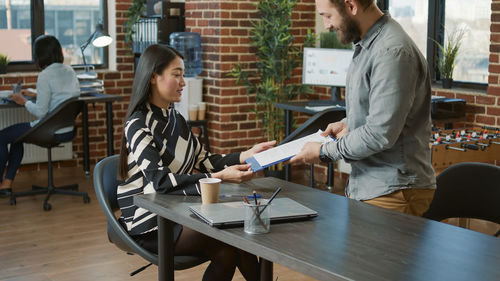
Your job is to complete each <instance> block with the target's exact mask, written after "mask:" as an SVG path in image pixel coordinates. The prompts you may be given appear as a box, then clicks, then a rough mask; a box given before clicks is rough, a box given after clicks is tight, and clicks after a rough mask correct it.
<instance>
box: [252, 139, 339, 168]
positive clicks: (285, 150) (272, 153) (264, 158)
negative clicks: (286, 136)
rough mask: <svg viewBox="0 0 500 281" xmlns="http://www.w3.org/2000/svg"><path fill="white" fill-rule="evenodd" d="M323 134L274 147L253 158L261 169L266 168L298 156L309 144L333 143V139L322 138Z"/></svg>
mask: <svg viewBox="0 0 500 281" xmlns="http://www.w3.org/2000/svg"><path fill="white" fill-rule="evenodd" d="M322 132H323V131H322V130H318V131H317V132H316V133H314V134H310V135H308V136H305V137H302V138H300V139H297V140H294V141H291V142H287V143H285V144H282V145H279V146H277V147H273V148H271V149H268V150H266V151H263V152H260V153H257V154H255V155H254V156H253V157H254V158H255V160H257V162H258V163H259V164H260V166H261V167H265V166H266V165H269V164H272V163H276V162H281V161H283V159H289V158H290V157H293V156H295V155H297V154H298V153H299V152H300V151H301V150H302V147H303V146H304V145H305V144H306V143H308V142H319V143H326V142H329V141H333V138H331V137H329V136H327V137H323V136H321V133H322Z"/></svg>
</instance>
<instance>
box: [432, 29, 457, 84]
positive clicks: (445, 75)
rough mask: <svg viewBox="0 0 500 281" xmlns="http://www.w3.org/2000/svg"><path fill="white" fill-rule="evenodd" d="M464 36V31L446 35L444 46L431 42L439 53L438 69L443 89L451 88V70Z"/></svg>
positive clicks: (453, 67)
mask: <svg viewBox="0 0 500 281" xmlns="http://www.w3.org/2000/svg"><path fill="white" fill-rule="evenodd" d="M464 35H465V30H464V29H457V30H455V31H454V32H452V33H451V34H447V36H446V37H447V39H446V43H445V44H444V46H443V45H441V44H440V43H439V42H437V41H435V40H433V41H434V42H435V43H436V45H438V47H439V49H440V52H441V56H440V57H439V59H438V69H439V73H441V80H442V82H443V88H445V89H450V88H451V85H452V82H453V70H454V69H455V60H456V58H457V55H458V52H459V50H460V46H461V44H462V39H463V37H464Z"/></svg>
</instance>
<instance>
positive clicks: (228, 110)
mask: <svg viewBox="0 0 500 281" xmlns="http://www.w3.org/2000/svg"><path fill="white" fill-rule="evenodd" d="M256 2H257V1H256V0H212V1H202V0H186V28H187V31H194V32H199V33H200V34H201V35H202V49H203V61H204V62H203V72H202V73H201V76H202V77H203V78H204V85H203V100H204V101H206V102H207V103H208V110H207V118H208V120H209V136H210V142H211V148H212V150H213V151H214V152H218V153H227V152H232V151H238V150H241V149H245V148H248V147H249V146H251V145H252V144H254V143H255V142H257V141H259V140H262V139H261V131H260V129H259V124H257V123H256V122H255V121H254V115H253V114H252V113H250V112H249V109H250V108H251V107H252V106H253V103H254V99H253V97H251V96H247V95H246V90H245V88H244V87H242V86H237V85H235V80H234V79H233V78H229V77H227V76H226V75H227V73H228V72H230V69H231V67H232V66H233V65H235V64H236V63H238V62H241V63H242V64H243V66H244V67H247V68H248V69H251V68H252V67H254V64H253V62H254V59H255V58H254V56H253V55H252V50H251V48H250V46H249V38H248V37H249V30H250V29H251V25H250V21H251V20H253V19H257V18H258V14H257V12H256V8H255V6H254V4H255V3H256ZM130 4H131V0H117V1H116V26H117V66H118V71H105V70H104V71H100V73H99V77H100V78H101V79H104V81H105V88H106V92H107V93H109V94H113V95H121V96H123V97H124V101H122V102H119V103H115V104H114V106H113V109H114V124H115V130H114V132H115V134H114V138H115V148H116V151H118V148H119V144H120V140H121V131H122V122H123V117H124V115H125V112H126V109H127V101H128V96H129V94H130V92H131V85H132V80H133V57H132V55H131V54H130V53H129V51H128V49H127V48H126V46H125V44H124V33H123V23H124V22H125V21H126V16H125V12H126V10H127V9H128V7H129V6H130ZM492 10H493V14H492V17H491V19H492V26H491V32H492V34H491V55H490V76H489V82H490V85H489V87H488V90H487V93H481V92H477V91H476V92H474V91H465V90H461V89H451V90H443V89H440V88H434V89H433V91H434V94H437V95H444V96H447V97H457V98H463V99H466V100H467V121H466V122H464V123H463V124H457V126H459V125H460V126H461V125H467V126H470V125H488V126H496V127H500V85H499V75H500V62H499V53H500V0H493V4H492ZM314 13H315V6H314V0H299V2H298V4H297V6H296V8H295V12H294V13H293V19H294V26H293V34H294V35H295V36H296V38H297V42H299V43H300V42H303V39H304V36H305V34H306V30H307V28H311V29H314ZM36 75H37V73H10V74H5V75H0V90H1V89H7V88H10V85H11V84H12V83H14V82H17V81H18V79H19V78H20V79H22V80H23V82H24V84H25V85H26V86H27V87H34V86H35V83H36ZM295 79H296V81H300V70H297V71H296V78H295ZM315 90H317V92H318V93H317V94H315V95H313V96H312V98H328V97H329V93H328V92H327V90H326V89H325V88H323V87H315ZM298 117H299V118H298V119H299V120H304V119H305V118H306V117H304V116H298ZM89 124H90V129H91V134H90V135H91V142H90V147H91V151H90V156H91V164H95V163H96V162H97V161H99V160H100V159H102V158H103V157H105V155H106V133H105V132H106V127H105V111H104V104H96V106H95V109H94V108H93V107H92V106H89ZM74 150H75V151H76V152H77V153H78V157H79V158H78V160H77V161H70V162H69V163H61V165H79V166H81V165H82V158H81V155H82V144H81V133H80V132H79V136H78V137H77V139H75V141H74ZM33 166H35V168H42V169H43V168H44V167H45V165H43V164H42V165H30V166H28V168H34V167H33Z"/></svg>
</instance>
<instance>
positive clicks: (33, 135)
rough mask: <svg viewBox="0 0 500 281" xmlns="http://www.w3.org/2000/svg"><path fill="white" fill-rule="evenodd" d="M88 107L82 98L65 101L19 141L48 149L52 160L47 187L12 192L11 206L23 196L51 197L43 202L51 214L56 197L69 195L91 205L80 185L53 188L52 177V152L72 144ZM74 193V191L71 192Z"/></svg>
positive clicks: (48, 156) (49, 163) (45, 208)
mask: <svg viewBox="0 0 500 281" xmlns="http://www.w3.org/2000/svg"><path fill="white" fill-rule="evenodd" d="M83 105H84V103H83V102H82V101H80V100H78V98H72V99H69V100H66V101H64V102H63V103H61V104H60V105H59V106H57V108H56V109H54V110H53V111H52V112H50V113H49V114H48V115H47V116H45V117H44V118H42V120H40V122H38V123H37V124H36V125H35V126H34V127H33V128H31V129H30V130H29V131H28V132H26V133H25V134H24V135H22V136H21V137H19V138H18V139H17V140H16V141H15V142H23V143H31V144H35V145H38V146H41V147H45V148H47V159H48V163H47V164H48V168H47V171H48V183H47V186H38V185H33V188H32V190H30V191H25V192H12V193H11V197H10V204H11V205H15V204H16V198H17V197H22V196H31V195H36V194H47V196H46V197H45V200H44V201H43V209H44V210H45V211H49V210H50V209H52V206H51V205H50V203H49V202H48V201H49V199H50V196H51V195H52V194H66V195H73V196H82V197H83V202H84V203H89V202H90V198H89V196H88V194H87V192H79V191H77V190H78V185H77V184H72V185H67V186H61V187H55V186H54V184H53V182H54V181H53V173H52V148H53V147H56V146H58V145H59V144H61V143H63V142H70V141H72V140H73V138H74V137H75V136H76V126H75V119H76V117H77V116H78V114H80V112H81V111H82V107H83ZM71 126H73V127H74V129H73V131H72V132H70V133H64V134H56V131H57V130H59V129H61V128H66V127H71ZM67 189H72V190H67Z"/></svg>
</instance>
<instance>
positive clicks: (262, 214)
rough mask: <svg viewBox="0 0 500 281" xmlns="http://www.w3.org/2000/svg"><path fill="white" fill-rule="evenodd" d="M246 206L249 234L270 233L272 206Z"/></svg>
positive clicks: (246, 227) (246, 230)
mask: <svg viewBox="0 0 500 281" xmlns="http://www.w3.org/2000/svg"><path fill="white" fill-rule="evenodd" d="M244 205H245V209H246V212H245V223H244V224H245V227H244V230H245V232H246V233H248V234H260V233H268V232H269V229H270V227H271V220H270V215H271V205H270V204H262V205H254V204H246V203H244Z"/></svg>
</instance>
